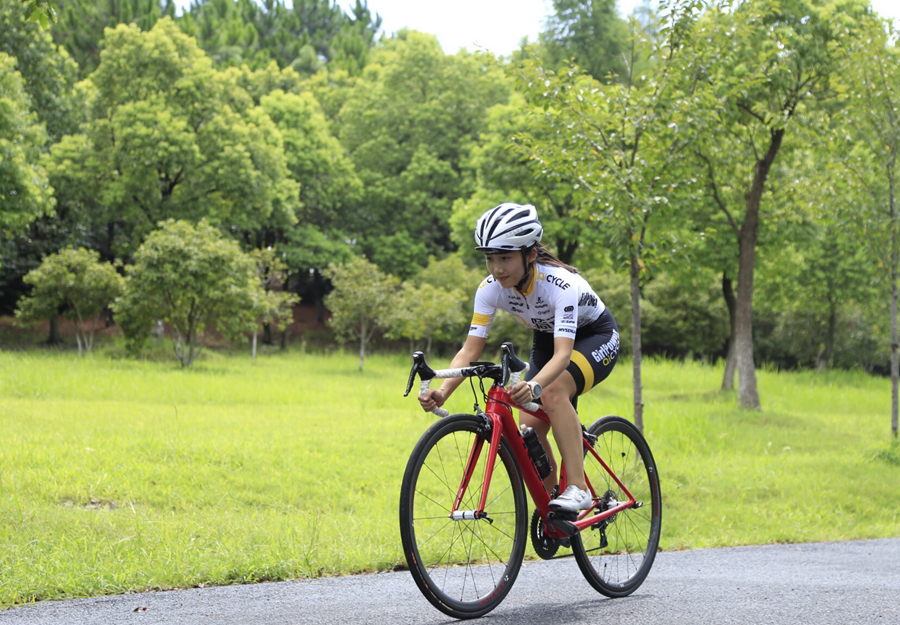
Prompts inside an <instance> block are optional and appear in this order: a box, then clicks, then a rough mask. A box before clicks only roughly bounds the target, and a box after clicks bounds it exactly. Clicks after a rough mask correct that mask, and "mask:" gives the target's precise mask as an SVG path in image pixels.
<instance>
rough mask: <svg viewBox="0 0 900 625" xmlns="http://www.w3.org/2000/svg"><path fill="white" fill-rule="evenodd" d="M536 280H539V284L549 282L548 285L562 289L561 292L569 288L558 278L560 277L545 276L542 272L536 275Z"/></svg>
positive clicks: (566, 283)
mask: <svg viewBox="0 0 900 625" xmlns="http://www.w3.org/2000/svg"><path fill="white" fill-rule="evenodd" d="M537 279H538V280H540V281H541V282H549V283H550V284H552V285H553V286H556V287H559V288H560V289H562V290H563V291H565V290H566V289H568V288H569V286H570V285H569V283H568V282H565V281H563V279H562V278H560V277H558V276H553V275H547V274H546V273H544V272H543V271H541V272H539V273H538V276H537Z"/></svg>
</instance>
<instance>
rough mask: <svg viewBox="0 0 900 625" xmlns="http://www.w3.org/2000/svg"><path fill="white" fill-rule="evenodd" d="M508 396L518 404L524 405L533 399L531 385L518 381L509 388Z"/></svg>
mask: <svg viewBox="0 0 900 625" xmlns="http://www.w3.org/2000/svg"><path fill="white" fill-rule="evenodd" d="M509 397H510V399H512V400H513V402H515V403H516V404H518V405H519V406H524V405H525V404H527V403H528V402H530V401H534V396H533V395H532V394H531V387H530V386H528V382H519V383H518V384H516V385H515V386H514V387H512V388H511V389H509Z"/></svg>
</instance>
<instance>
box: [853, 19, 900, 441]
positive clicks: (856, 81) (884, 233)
mask: <svg viewBox="0 0 900 625" xmlns="http://www.w3.org/2000/svg"><path fill="white" fill-rule="evenodd" d="M862 23H863V25H864V27H863V28H861V29H860V33H859V36H858V37H856V38H854V39H853V40H852V43H851V44H850V45H849V46H847V48H846V57H845V58H844V59H843V60H844V64H843V65H842V67H841V70H842V71H841V72H840V77H841V83H840V85H839V89H840V90H841V93H842V94H843V95H844V97H845V99H846V101H847V103H848V106H847V109H846V111H845V124H844V125H843V127H842V128H841V129H840V132H839V133H838V134H837V136H838V149H839V150H840V152H839V153H840V154H844V155H846V157H845V158H844V159H843V162H844V166H845V167H846V168H847V170H848V171H849V172H850V174H851V176H852V180H853V182H854V183H855V185H856V186H857V187H858V188H859V189H860V191H861V193H860V196H861V202H860V203H861V206H860V210H859V211H858V214H857V224H856V228H855V232H857V233H858V234H860V235H862V238H863V240H864V241H865V242H866V245H865V249H866V251H868V252H869V257H870V259H871V260H873V261H875V263H877V265H878V266H879V267H882V268H884V269H885V271H884V274H885V275H884V277H885V278H887V288H888V290H889V292H890V295H889V299H890V328H891V343H890V345H891V434H892V436H893V437H894V438H895V439H896V438H897V436H898V429H900V426H898V423H900V417H898V415H900V330H898V312H897V311H898V286H897V283H898V280H900V214H898V206H897V194H898V188H897V166H898V163H897V156H898V153H900V114H898V106H900V104H898V103H900V66H898V62H900V50H898V47H897V36H898V33H897V31H896V30H895V28H894V27H893V25H892V24H891V23H890V22H886V21H884V20H881V19H880V18H878V16H877V15H875V14H873V13H871V12H869V13H867V14H866V15H865V16H864V17H863V19H862ZM842 138H843V140H841V139H842ZM847 139H849V140H850V141H851V144H850V145H847Z"/></svg>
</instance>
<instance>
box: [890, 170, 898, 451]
mask: <svg viewBox="0 0 900 625" xmlns="http://www.w3.org/2000/svg"><path fill="white" fill-rule="evenodd" d="M895 157H896V154H893V155H892V156H891V160H890V163H889V165H888V190H889V192H890V216H891V436H893V437H894V440H896V439H897V430H898V403H900V401H898V400H900V388H898V387H900V354H898V349H900V336H898V330H897V277H898V275H897V274H898V264H900V241H898V240H897V238H898V232H897V229H898V226H897V196H896V195H895V193H894V163H895Z"/></svg>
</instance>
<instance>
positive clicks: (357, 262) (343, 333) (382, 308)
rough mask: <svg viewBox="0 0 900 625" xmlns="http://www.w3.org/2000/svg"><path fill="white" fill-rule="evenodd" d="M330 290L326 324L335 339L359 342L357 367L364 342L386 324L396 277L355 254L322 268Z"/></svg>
mask: <svg viewBox="0 0 900 625" xmlns="http://www.w3.org/2000/svg"><path fill="white" fill-rule="evenodd" d="M325 277H326V278H328V279H329V280H331V284H332V285H333V286H334V290H333V291H332V292H331V293H329V294H328V296H327V297H326V298H325V305H326V306H328V309H329V310H330V311H331V318H330V319H329V320H328V325H330V326H331V327H332V328H334V331H335V333H336V334H337V337H338V340H347V339H349V338H353V339H356V340H358V341H359V370H360V371H362V369H363V363H364V361H365V358H366V345H367V344H368V343H369V341H370V340H371V339H372V336H373V335H374V334H375V331H376V330H377V329H379V328H380V327H384V326H386V325H387V322H386V320H387V319H388V317H389V315H390V311H391V309H392V307H393V306H395V302H396V297H397V293H396V290H397V280H396V278H394V277H393V276H390V275H387V274H384V273H382V272H381V271H379V270H378V267H376V266H375V265H373V264H372V263H371V262H369V261H367V260H366V259H364V258H359V257H355V258H353V259H352V260H350V261H349V262H348V263H346V264H344V265H335V264H331V265H329V266H328V269H327V270H326V271H325Z"/></svg>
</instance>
